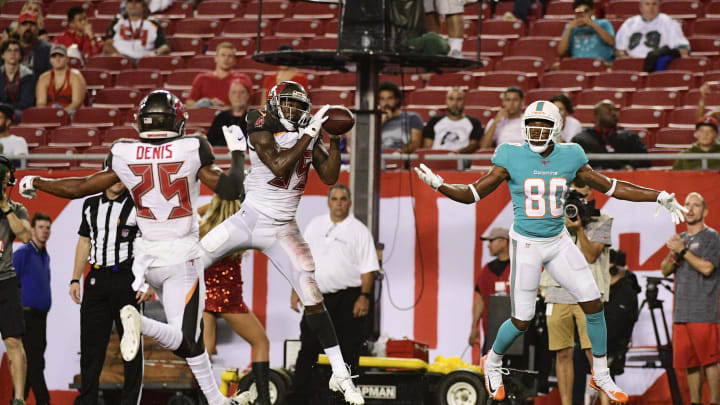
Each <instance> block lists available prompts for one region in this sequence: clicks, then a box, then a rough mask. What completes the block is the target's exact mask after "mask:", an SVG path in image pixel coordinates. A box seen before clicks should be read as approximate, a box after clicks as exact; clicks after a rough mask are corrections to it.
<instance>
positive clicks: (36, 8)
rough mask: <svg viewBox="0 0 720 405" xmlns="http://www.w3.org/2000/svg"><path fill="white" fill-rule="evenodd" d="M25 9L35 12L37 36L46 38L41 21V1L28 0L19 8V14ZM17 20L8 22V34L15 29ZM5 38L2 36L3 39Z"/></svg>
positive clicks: (45, 31)
mask: <svg viewBox="0 0 720 405" xmlns="http://www.w3.org/2000/svg"><path fill="white" fill-rule="evenodd" d="M26 11H32V12H33V13H35V14H37V18H38V20H37V25H38V38H40V39H44V40H46V41H47V40H48V34H47V30H45V25H44V23H43V3H42V1H40V0H28V1H26V2H25V4H23V6H22V8H21V9H20V14H22V13H24V12H26ZM17 27H18V22H17V21H13V22H12V23H10V25H9V26H8V28H7V32H8V33H9V34H11V33H14V32H16V31H17ZM6 39H7V38H6V37H4V38H3V41H4V40H6Z"/></svg>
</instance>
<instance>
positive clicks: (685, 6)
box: [660, 0, 703, 20]
mask: <svg viewBox="0 0 720 405" xmlns="http://www.w3.org/2000/svg"><path fill="white" fill-rule="evenodd" d="M660 12H661V13H665V14H667V15H669V16H670V17H672V18H674V19H676V20H692V19H695V18H698V17H699V16H700V15H701V14H702V13H703V9H702V3H700V2H698V1H694V0H665V1H662V2H660Z"/></svg>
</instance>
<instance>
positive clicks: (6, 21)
mask: <svg viewBox="0 0 720 405" xmlns="http://www.w3.org/2000/svg"><path fill="white" fill-rule="evenodd" d="M15 21H17V17H14V16H13V17H4V16H2V15H0V29H3V30H4V29H7V28H8V27H10V24H12V23H14V22H15Z"/></svg>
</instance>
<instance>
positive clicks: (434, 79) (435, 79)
mask: <svg viewBox="0 0 720 405" xmlns="http://www.w3.org/2000/svg"><path fill="white" fill-rule="evenodd" d="M473 79H474V78H473V75H472V74H470V73H469V72H466V73H462V72H459V73H443V74H434V75H432V76H430V80H428V83H427V85H426V86H425V88H426V89H441V90H445V91H446V92H447V90H448V89H449V88H451V87H460V88H463V89H466V90H467V89H470V88H472V86H473Z"/></svg>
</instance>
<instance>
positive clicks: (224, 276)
mask: <svg viewBox="0 0 720 405" xmlns="http://www.w3.org/2000/svg"><path fill="white" fill-rule="evenodd" d="M239 209H240V201H237V200H235V201H225V200H222V199H220V197H218V196H217V195H216V196H214V197H213V198H212V200H211V201H210V203H209V204H207V205H205V206H203V207H200V208H199V209H198V213H200V214H201V215H202V219H201V220H200V237H203V236H205V234H207V233H208V232H209V231H210V230H211V229H212V228H214V227H215V226H217V225H218V224H220V223H221V222H222V221H224V220H225V219H227V218H229V217H231V216H232V215H233V214H234V213H236V212H237V211H238V210H239ZM242 253H243V252H242V251H240V252H235V253H233V254H231V255H228V256H225V257H224V258H222V259H220V260H219V261H218V262H217V263H215V264H213V265H212V266H210V267H209V268H207V269H206V270H205V312H203V324H204V325H205V329H204V332H203V339H204V340H205V346H206V347H207V351H208V354H210V355H214V354H217V348H216V346H215V337H216V335H215V331H216V326H217V318H223V319H225V322H227V323H228V325H230V327H231V328H232V330H234V331H235V333H237V334H238V335H239V336H240V337H242V338H243V339H245V340H247V341H248V343H250V346H252V371H253V374H254V376H255V386H256V387H257V392H258V397H257V399H256V400H255V402H254V403H255V404H257V405H270V397H269V391H268V373H269V364H270V362H269V360H270V341H269V340H268V337H267V334H265V329H263V326H262V324H260V321H259V320H258V319H257V317H256V316H255V314H253V313H252V312H250V309H249V308H248V307H247V305H245V302H244V301H243V297H242V284H243V283H242V274H241V272H240V262H241V260H242Z"/></svg>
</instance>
